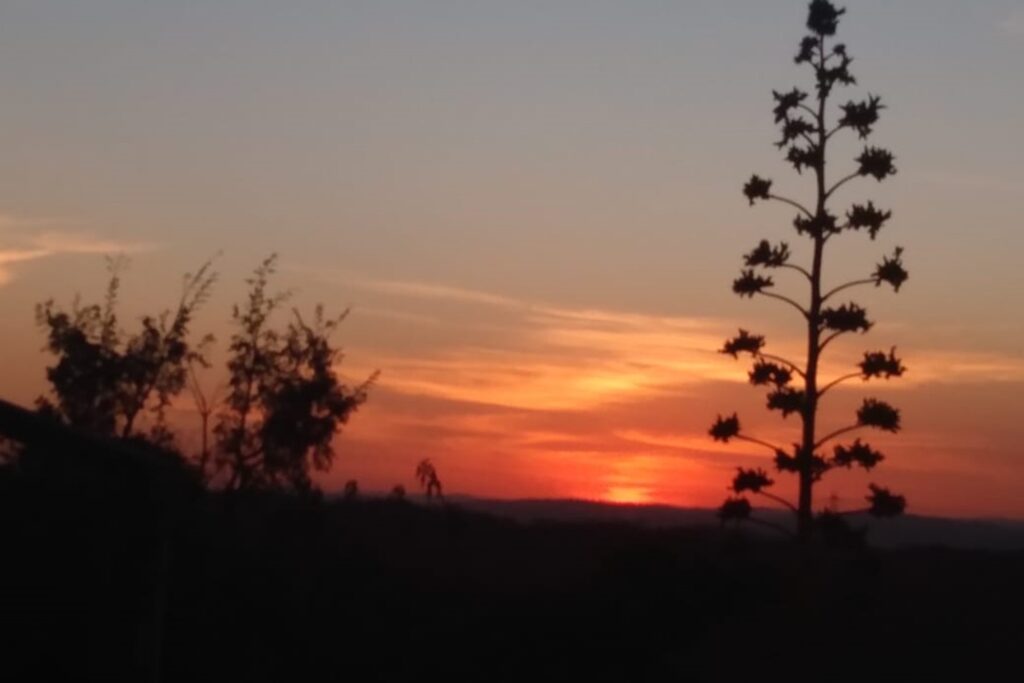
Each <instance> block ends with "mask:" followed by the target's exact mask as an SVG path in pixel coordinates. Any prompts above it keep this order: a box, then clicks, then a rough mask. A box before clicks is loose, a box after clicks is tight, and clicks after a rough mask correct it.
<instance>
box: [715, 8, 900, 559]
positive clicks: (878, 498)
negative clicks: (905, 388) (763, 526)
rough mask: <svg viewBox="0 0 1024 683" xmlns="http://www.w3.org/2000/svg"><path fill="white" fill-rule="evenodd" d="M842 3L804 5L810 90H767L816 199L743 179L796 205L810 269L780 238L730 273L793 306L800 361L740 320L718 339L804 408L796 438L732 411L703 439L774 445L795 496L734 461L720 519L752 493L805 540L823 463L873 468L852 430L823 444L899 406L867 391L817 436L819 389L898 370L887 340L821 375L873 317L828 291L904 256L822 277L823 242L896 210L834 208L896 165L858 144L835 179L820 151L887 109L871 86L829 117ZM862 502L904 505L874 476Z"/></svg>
mask: <svg viewBox="0 0 1024 683" xmlns="http://www.w3.org/2000/svg"><path fill="white" fill-rule="evenodd" d="M845 11H846V10H845V9H840V8H837V7H835V6H834V5H833V4H832V3H831V2H828V1H827V0H813V2H811V3H810V8H809V12H808V18H807V28H808V29H809V30H810V34H809V35H807V36H806V37H805V38H804V39H803V41H802V42H801V43H800V49H799V52H798V53H797V55H796V59H795V61H796V63H797V64H807V65H809V66H810V68H811V70H812V71H813V74H814V83H815V91H814V94H813V95H811V94H809V93H807V92H805V91H803V90H801V89H799V88H793V89H792V90H790V91H788V92H773V95H774V98H775V109H774V115H775V123H777V124H778V125H779V126H780V128H781V129H782V138H781V140H779V141H778V142H777V143H776V146H778V147H779V148H780V149H785V150H786V159H787V160H788V161H789V162H790V163H791V164H792V165H793V167H794V168H795V169H796V171H797V173H802V172H803V171H804V169H809V170H811V171H812V172H813V175H814V180H815V196H814V204H813V205H810V207H809V208H808V206H805V205H804V204H801V203H800V202H797V201H794V200H792V199H789V198H787V197H784V196H782V195H779V194H776V193H775V191H774V188H773V182H772V181H771V180H768V179H765V178H761V177H760V176H757V175H754V176H752V177H751V178H750V180H749V181H747V183H746V185H744V187H743V193H744V195H745V196H746V198H747V199H748V200H749V202H750V204H751V205H753V204H755V203H756V202H758V201H778V202H782V203H784V204H787V205H789V206H792V207H794V208H795V209H796V210H797V211H798V213H797V215H796V218H795V219H794V220H793V227H794V228H795V230H796V232H797V235H798V236H800V237H803V238H806V239H808V240H809V241H810V245H811V248H812V250H813V257H812V261H811V264H810V265H809V267H804V266H801V265H798V264H796V263H793V262H792V261H791V253H790V249H789V245H788V244H787V243H786V242H779V243H776V244H773V243H771V242H769V241H768V240H762V241H761V242H760V243H759V244H758V245H757V246H756V247H755V248H754V249H753V250H752V251H750V252H749V253H748V254H746V255H745V257H744V265H745V268H744V269H742V271H741V273H740V276H739V277H738V278H736V280H735V281H734V282H733V291H734V292H735V293H736V294H738V295H739V296H741V297H750V298H752V297H754V296H763V297H767V298H771V299H775V300H777V301H781V302H783V303H785V304H786V305H787V306H789V307H791V308H793V309H794V310H796V311H798V312H799V314H800V316H801V318H802V319H803V321H804V322H805V323H806V333H807V340H808V343H807V353H806V357H805V358H804V359H803V362H801V363H797V362H794V361H790V360H787V359H786V358H782V357H780V356H777V355H773V354H770V353H766V352H765V350H764V349H765V345H766V343H765V338H764V337H763V336H760V335H756V334H751V333H750V332H748V331H747V330H743V329H741V330H740V331H739V333H738V334H737V336H735V337H733V338H732V339H729V340H727V341H726V342H725V345H724V346H723V348H722V349H721V352H722V353H725V354H728V355H731V356H733V357H734V358H738V357H739V356H740V355H741V354H749V355H750V356H751V357H752V358H753V360H754V365H753V367H752V368H751V370H750V373H749V379H750V383H751V384H753V385H755V386H764V387H766V388H768V390H769V393H768V400H767V407H768V409H769V410H774V411H778V412H780V413H781V414H782V417H783V418H787V417H789V416H790V415H793V414H796V415H798V416H799V417H800V420H801V422H802V430H801V436H800V440H799V443H796V444H794V446H793V449H792V451H787V450H786V449H784V448H780V447H778V446H776V445H774V444H771V443H768V442H767V441H764V440H761V439H758V438H756V437H753V436H750V435H748V434H746V433H745V432H744V431H743V429H742V427H741V424H740V420H739V417H738V416H737V415H736V414H732V415H727V416H722V415H719V417H718V419H717V420H716V421H715V423H714V424H713V425H712V427H711V429H710V434H711V437H712V438H713V439H715V440H716V441H722V442H728V441H729V440H731V439H738V440H742V441H747V442H751V443H754V444H758V445H760V446H764V447H767V448H769V449H771V451H772V452H773V453H774V454H775V468H776V469H777V470H778V471H779V472H781V473H788V474H795V475H796V476H797V478H798V480H799V489H798V491H799V493H798V499H797V502H796V504H793V503H791V502H789V501H787V500H785V499H783V498H782V497H780V496H776V495H774V494H772V493H770V492H769V491H768V489H770V487H771V486H772V485H773V484H774V483H775V482H774V480H773V479H772V478H771V477H770V476H769V474H768V473H767V472H766V471H765V470H763V469H760V468H756V469H743V468H739V470H738V472H737V474H736V476H735V478H734V479H733V482H732V486H731V490H732V492H733V494H734V495H733V497H730V498H729V499H728V500H726V502H725V503H724V504H723V505H722V507H721V509H720V510H719V516H720V518H721V519H722V520H723V521H725V520H744V519H748V518H749V517H750V514H751V510H752V506H751V504H750V501H749V500H748V499H747V498H746V497H745V496H744V494H754V495H760V496H762V497H765V498H767V499H770V500H774V501H776V502H779V503H781V504H783V505H785V506H786V507H788V508H790V509H791V510H792V511H793V512H794V514H795V516H796V521H797V531H798V535H799V537H800V538H801V539H804V540H806V539H808V538H809V537H810V536H811V534H812V531H813V528H814V507H813V491H814V485H815V484H816V483H817V482H818V481H819V480H820V479H821V478H822V477H823V476H824V475H825V474H826V473H827V472H829V471H830V470H833V469H836V468H851V467H855V466H856V467H863V468H864V469H865V470H871V469H873V468H874V467H875V466H877V465H878V464H879V463H880V462H881V461H882V460H883V458H884V456H883V455H882V454H881V453H880V452H878V451H877V450H875V449H874V448H872V447H871V446H869V445H868V444H867V443H864V442H862V441H861V440H860V439H857V440H855V441H854V442H853V443H850V444H845V445H834V447H833V451H832V454H831V456H829V455H827V454H825V452H824V451H823V450H822V449H823V448H824V447H825V446H826V445H829V444H830V443H831V442H833V441H834V440H835V439H837V438H838V437H840V436H842V435H844V434H847V433H848V432H852V431H855V430H859V429H863V428H874V429H880V430H883V431H888V432H898V431H899V429H900V413H899V411H898V410H897V409H896V408H894V407H892V406H890V405H889V404H888V403H885V402H884V401H879V400H876V399H873V398H868V399H865V400H864V402H863V404H862V405H861V407H860V409H859V410H858V411H857V413H856V419H855V421H854V422H853V423H852V424H850V425H848V426H845V427H842V428H839V429H836V430H834V431H831V432H829V433H827V434H825V435H824V436H819V425H818V415H819V407H820V402H821V399H822V398H823V397H824V396H825V395H826V394H827V393H828V392H829V391H831V390H832V389H833V388H835V387H836V386H838V385H839V384H841V383H843V382H846V381H849V380H852V379H856V378H861V379H863V380H865V381H866V380H871V379H879V378H881V379H890V378H893V377H899V376H901V375H902V374H903V373H904V372H905V370H906V368H904V366H903V363H902V362H901V361H900V359H899V358H898V357H897V356H896V351H895V349H891V350H889V351H888V352H885V351H875V352H868V353H865V354H864V359H863V361H861V362H860V363H859V365H858V366H857V370H856V371H855V372H851V373H849V374H845V375H841V376H839V377H837V378H835V379H832V380H830V381H827V382H822V381H821V379H820V378H819V368H820V363H821V358H822V354H823V352H824V351H825V349H826V347H828V346H829V344H831V343H832V342H833V341H834V340H836V339H838V338H839V337H841V336H844V335H849V334H863V333H866V332H867V331H868V330H870V329H871V327H872V322H871V321H870V320H869V319H868V317H867V311H866V310H865V309H864V308H862V307H861V306H859V305H858V304H856V303H853V302H847V303H843V304H841V305H837V303H836V300H835V299H836V296H837V295H839V294H840V293H842V292H845V291H846V290H848V289H851V288H854V287H859V286H865V285H874V286H876V287H879V286H881V285H883V284H884V285H888V286H891V287H892V288H893V290H894V291H897V292H898V291H899V289H900V287H901V286H902V284H903V283H904V282H905V281H906V280H907V271H906V270H905V269H904V267H903V260H902V256H903V250H902V248H900V247H897V248H896V249H895V250H894V251H893V253H892V256H887V257H883V259H882V262H881V263H879V264H878V265H877V267H876V269H875V271H874V273H872V274H871V275H869V276H867V277H864V278H861V279H857V280H853V281H851V282H846V283H843V284H839V285H837V286H834V287H832V288H830V289H825V288H824V287H823V275H824V273H823V270H824V255H825V249H826V246H827V245H829V244H830V243H831V242H832V241H833V240H834V239H836V238H838V237H839V236H840V235H843V234H845V233H854V232H861V231H863V232H866V233H867V234H868V236H869V238H870V239H872V240H874V239H875V237H876V236H877V235H878V233H879V231H880V230H881V229H882V228H883V226H884V225H885V223H886V222H887V221H888V220H889V219H890V218H891V217H892V212H890V211H883V210H881V209H878V208H876V207H875V205H874V204H873V203H872V202H870V201H869V202H867V203H865V204H853V205H852V206H851V207H850V208H849V210H848V211H847V212H846V214H845V218H843V217H840V216H837V215H835V214H833V213H832V212H831V211H830V209H829V204H830V201H831V200H833V199H835V198H836V192H837V191H838V190H839V189H840V188H842V187H843V186H845V185H846V184H847V183H849V182H851V181H853V180H856V179H858V178H874V179H875V180H877V181H882V180H884V179H886V178H887V177H889V176H891V175H893V174H894V173H896V167H895V166H894V157H893V155H892V153H891V152H889V151H887V150H885V149H881V148H878V147H874V146H865V147H864V149H863V151H862V152H861V154H860V156H858V157H857V158H856V159H855V160H854V162H855V164H856V166H855V168H854V170H853V171H851V172H850V173H848V174H847V175H844V176H842V177H841V178H839V179H838V180H836V181H835V182H832V183H831V184H830V183H829V181H828V179H827V177H826V169H827V161H826V150H827V147H828V144H829V142H830V141H831V140H832V138H833V136H835V135H837V134H840V133H843V132H847V131H848V132H852V133H854V134H856V135H857V137H858V138H859V139H861V140H866V139H867V138H868V137H870V135H871V133H872V131H873V128H874V126H875V124H876V123H877V122H878V119H879V114H880V112H881V110H882V109H883V108H884V107H883V105H882V103H881V99H880V98H879V97H878V96H875V95H868V96H867V98H866V99H864V100H862V101H853V100H850V101H848V102H847V103H846V104H841V105H840V106H839V110H840V112H839V114H840V115H839V117H838V118H837V119H836V120H835V121H834V122H833V123H831V124H830V123H829V108H828V104H829V98H830V96H831V95H832V94H833V92H834V90H835V89H836V88H839V87H845V86H850V85H854V84H855V83H856V79H855V78H854V76H853V74H852V73H851V72H850V64H851V62H852V58H851V57H850V55H849V53H848V52H847V50H846V46H845V45H843V44H842V43H832V41H831V40H830V39H831V38H832V36H834V35H835V33H836V30H837V28H838V24H839V18H840V17H841V16H842V15H843V14H844V13H845ZM782 270H786V271H789V272H792V273H796V275H797V276H798V277H800V278H802V279H803V280H805V281H806V283H807V285H808V288H809V300H808V302H807V303H806V304H803V303H800V302H798V301H797V300H796V299H793V298H791V297H789V296H785V295H783V294H778V293H777V292H776V291H775V289H774V288H775V280H774V279H773V277H772V276H771V275H769V274H768V273H770V272H772V271H782ZM799 384H802V386H799ZM867 501H868V503H869V505H868V507H867V508H866V509H865V510H864V511H865V512H869V513H871V514H873V515H876V516H879V517H890V516H894V515H899V514H901V513H902V512H903V510H904V508H905V507H906V500H905V499H904V498H903V496H899V495H896V494H893V493H891V492H890V491H889V490H888V489H885V488H881V487H879V486H876V485H874V484H872V485H871V486H870V489H869V494H868V496H867ZM823 519H824V518H823ZM837 520H838V515H837V514H836V513H835V512H833V511H829V515H828V517H827V521H828V523H829V525H830V528H831V526H835V524H837V523H838V522H837Z"/></svg>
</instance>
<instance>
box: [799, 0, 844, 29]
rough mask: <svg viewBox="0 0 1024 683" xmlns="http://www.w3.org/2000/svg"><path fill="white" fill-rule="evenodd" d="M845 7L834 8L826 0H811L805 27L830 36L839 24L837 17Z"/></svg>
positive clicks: (842, 12)
mask: <svg viewBox="0 0 1024 683" xmlns="http://www.w3.org/2000/svg"><path fill="white" fill-rule="evenodd" d="M845 12H846V10H845V9H836V7H835V5H833V4H832V3H831V2H829V1H828V0H813V1H812V2H811V6H810V10H809V12H808V14H807V28H809V29H810V30H812V31H814V32H815V33H817V34H818V35H819V36H832V35H835V33H836V28H837V27H838V26H839V17H840V16H842V15H843V14H844V13H845Z"/></svg>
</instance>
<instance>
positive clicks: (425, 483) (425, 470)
mask: <svg viewBox="0 0 1024 683" xmlns="http://www.w3.org/2000/svg"><path fill="white" fill-rule="evenodd" d="M416 478H417V479H418V480H419V482H420V486H421V487H423V490H424V492H425V493H426V494H427V500H432V499H433V498H434V497H435V496H436V497H437V499H438V500H440V501H444V489H443V487H442V486H441V480H440V479H438V477H437V469H436V468H435V467H434V463H432V462H430V459H429V458H428V459H424V460H421V461H420V463H419V464H418V465H416Z"/></svg>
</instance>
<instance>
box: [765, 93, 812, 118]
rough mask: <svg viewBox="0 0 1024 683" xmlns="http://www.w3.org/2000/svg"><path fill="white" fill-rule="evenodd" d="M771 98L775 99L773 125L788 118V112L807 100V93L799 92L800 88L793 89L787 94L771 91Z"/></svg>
mask: <svg viewBox="0 0 1024 683" xmlns="http://www.w3.org/2000/svg"><path fill="white" fill-rule="evenodd" d="M772 96H773V97H774V98H775V103H776V104H775V109H774V110H773V111H774V114H775V123H781V122H783V121H785V120H787V119H789V118H790V115H789V114H790V112H791V111H792V110H793V109H796V108H797V107H799V106H800V104H801V103H802V102H803V101H804V100H805V99H807V93H805V92H804V91H802V90H800V88H793V89H792V90H790V91H789V92H785V93H780V92H776V91H774V90H773V91H772Z"/></svg>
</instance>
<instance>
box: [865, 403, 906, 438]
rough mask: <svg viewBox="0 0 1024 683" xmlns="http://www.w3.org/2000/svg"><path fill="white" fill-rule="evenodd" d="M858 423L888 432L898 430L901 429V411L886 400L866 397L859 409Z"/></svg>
mask: <svg viewBox="0 0 1024 683" xmlns="http://www.w3.org/2000/svg"><path fill="white" fill-rule="evenodd" d="M857 424H859V425H861V426H863V427H874V428H876V429H881V430H883V431H886V432H898V431H899V430H900V411H898V410H897V409H896V408H893V407H892V406H891V405H889V404H888V403H886V402H885V401H879V400H878V399H874V398H866V399H864V403H863V404H862V405H861V407H860V408H859V409H858V410H857Z"/></svg>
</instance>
